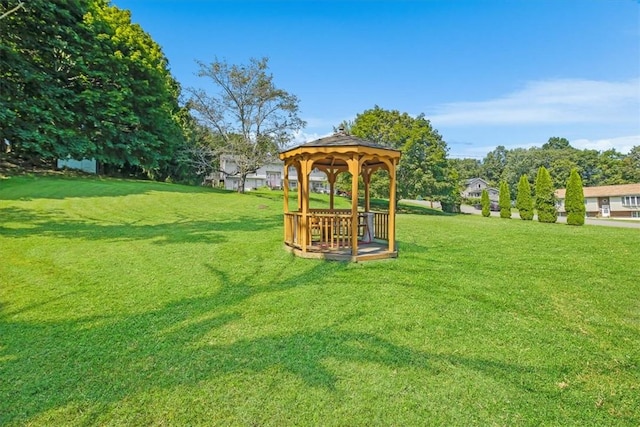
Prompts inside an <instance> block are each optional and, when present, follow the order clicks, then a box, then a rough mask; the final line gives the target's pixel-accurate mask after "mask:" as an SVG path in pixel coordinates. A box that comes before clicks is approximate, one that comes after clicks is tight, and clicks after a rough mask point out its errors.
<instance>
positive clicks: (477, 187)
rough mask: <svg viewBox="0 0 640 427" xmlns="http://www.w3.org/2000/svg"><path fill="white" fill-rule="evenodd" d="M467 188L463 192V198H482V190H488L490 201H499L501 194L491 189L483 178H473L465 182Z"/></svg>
mask: <svg viewBox="0 0 640 427" xmlns="http://www.w3.org/2000/svg"><path fill="white" fill-rule="evenodd" d="M464 184H465V187H464V190H462V197H463V198H467V199H474V198H478V199H479V198H480V197H481V196H482V190H487V193H489V200H492V201H498V199H499V197H500V192H499V191H498V190H497V189H495V188H493V187H489V183H488V182H487V181H485V180H484V179H482V178H471V179H468V180H466V181H465V182H464Z"/></svg>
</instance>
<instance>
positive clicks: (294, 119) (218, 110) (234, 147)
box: [189, 58, 306, 192]
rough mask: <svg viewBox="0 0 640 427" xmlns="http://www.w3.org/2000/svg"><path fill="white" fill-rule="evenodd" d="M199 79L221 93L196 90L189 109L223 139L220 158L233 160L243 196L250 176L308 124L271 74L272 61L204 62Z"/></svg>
mask: <svg viewBox="0 0 640 427" xmlns="http://www.w3.org/2000/svg"><path fill="white" fill-rule="evenodd" d="M199 65H200V71H199V72H198V75H199V76H200V77H205V78H209V79H210V80H211V81H212V82H213V84H214V87H215V88H216V92H214V93H207V92H206V91H205V90H204V89H196V88H191V89H189V91H190V92H191V99H190V101H189V106H190V108H191V109H192V111H193V112H194V113H195V116H196V118H197V119H198V120H199V121H200V122H201V123H202V125H203V126H205V127H208V128H210V129H211V130H212V131H213V132H214V133H216V134H217V136H219V138H220V139H221V144H220V145H219V146H218V147H217V148H216V149H217V150H218V152H217V155H218V156H219V155H222V154H226V155H229V156H231V157H232V158H233V159H234V161H235V164H236V165H237V169H236V170H235V171H233V172H231V173H232V174H234V175H237V176H238V177H239V178H240V185H239V188H238V191H240V192H243V191H244V183H245V180H246V177H247V175H248V174H250V173H253V172H255V171H256V170H258V168H260V167H261V166H263V165H264V164H265V163H266V162H268V161H269V160H270V159H271V158H272V157H274V156H275V155H276V154H277V152H278V151H279V150H280V149H281V148H283V147H284V146H285V145H286V144H287V143H288V142H289V141H291V140H292V138H293V134H294V132H295V131H298V130H300V129H302V128H303V127H304V126H305V125H306V123H305V122H304V121H303V120H301V119H300V118H299V117H298V109H299V108H298V102H299V101H298V98H297V97H296V96H295V95H292V94H290V93H288V92H286V91H285V90H282V89H279V88H277V87H276V86H275V83H274V82H273V76H272V75H271V74H269V73H268V72H267V71H268V58H262V59H259V60H258V59H253V58H252V59H250V61H249V64H247V65H230V64H228V63H226V62H224V61H220V60H218V59H217V58H216V59H215V60H214V61H213V62H211V63H210V64H205V63H202V62H199Z"/></svg>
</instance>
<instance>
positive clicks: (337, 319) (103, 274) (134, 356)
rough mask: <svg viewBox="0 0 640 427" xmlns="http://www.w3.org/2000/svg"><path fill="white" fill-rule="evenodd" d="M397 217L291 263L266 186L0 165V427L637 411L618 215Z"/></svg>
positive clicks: (625, 239) (346, 421)
mask: <svg viewBox="0 0 640 427" xmlns="http://www.w3.org/2000/svg"><path fill="white" fill-rule="evenodd" d="M318 197H320V196H318ZM320 202H321V200H320V199H319V200H316V201H315V203H320ZM341 202H342V203H344V204H345V206H348V202H347V201H346V200H342V201H341ZM397 234H398V246H399V250H400V254H399V258H398V259H397V260H386V261H377V262H369V263H360V264H349V263H337V262H323V261H317V260H308V259H298V258H295V257H293V256H292V255H290V254H288V253H287V252H285V251H284V250H283V244H282V237H283V230H282V194H281V193H279V192H256V193H251V194H246V195H238V194H234V193H228V192H223V191H215V190H211V189H206V188H194V187H184V186H178V185H171V184H162V183H152V182H134V181H118V180H106V179H105V180H100V179H90V178H55V177H48V178H47V177H39V178H33V177H17V178H9V179H4V180H0V425H24V424H30V425H47V426H52V425H94V424H100V425H150V424H152V425H251V426H257V425H261V426H262V425H272V426H283V425H326V426H332V425H336V426H358V425H361V426H371V425H396V426H409V425H416V426H423V425H431V426H433V425H447V426H450V425H461V426H469V425H482V426H486V425H531V426H540V425H548V426H558V425H563V426H565V425H575V426H585V425H607V426H609V425H629V426H638V425H639V424H640V269H639V267H638V266H639V263H640V230H637V229H620V228H609V227H596V226H584V227H570V226H567V225H561V224H540V223H537V222H525V221H521V220H517V219H511V220H503V219H500V218H482V217H480V216H471V215H459V216H442V215H440V216H435V215H418V214H401V215H399V216H398V220H397Z"/></svg>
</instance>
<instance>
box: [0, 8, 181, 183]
mask: <svg viewBox="0 0 640 427" xmlns="http://www.w3.org/2000/svg"><path fill="white" fill-rule="evenodd" d="M4 4H5V3H4V2H3V4H1V5H0V13H1V12H2V11H3V10H4V9H3V8H4V7H6V6H3V5H4ZM23 7H24V8H25V11H24V12H23V11H17V12H16V13H12V14H10V15H7V17H5V19H3V23H2V24H3V25H1V26H0V57H1V58H2V61H0V89H1V90H0V123H1V126H2V127H1V128H0V139H6V140H8V141H9V142H10V143H11V145H12V149H13V153H14V154H15V155H16V156H18V157H20V158H21V159H23V160H24V159H28V160H30V161H32V162H40V161H45V162H50V161H53V160H55V159H56V158H64V157H67V156H71V157H73V158H82V157H90V158H95V159H96V160H98V161H100V162H101V163H102V164H106V165H115V166H116V167H119V168H120V167H128V168H133V169H136V170H144V171H146V172H147V173H148V174H149V175H151V176H154V175H156V173H157V171H158V170H159V169H161V168H162V164H163V162H166V161H169V160H170V159H172V158H173V157H174V153H175V148H176V146H178V145H180V144H181V142H182V132H181V129H180V126H179V123H178V121H177V118H176V113H177V112H178V110H179V108H178V102H177V98H178V92H179V88H178V85H177V83H176V82H175V80H174V79H173V78H172V77H171V75H170V73H169V71H168V62H167V60H166V58H165V57H164V55H163V54H162V51H161V49H160V47H159V46H158V45H157V44H156V43H155V42H154V41H153V40H152V39H151V37H150V36H149V35H148V34H147V33H145V32H144V31H143V30H142V29H141V28H140V27H139V26H138V25H135V24H132V23H131V19H130V14H129V12H128V11H123V10H120V9H118V8H116V7H113V6H110V5H109V3H108V2H107V1H106V0H31V1H29V2H27V3H24V6H23Z"/></svg>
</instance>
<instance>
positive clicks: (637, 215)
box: [631, 211, 640, 218]
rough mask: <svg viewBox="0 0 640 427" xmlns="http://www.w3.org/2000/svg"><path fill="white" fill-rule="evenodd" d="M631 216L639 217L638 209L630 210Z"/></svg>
mask: <svg viewBox="0 0 640 427" xmlns="http://www.w3.org/2000/svg"><path fill="white" fill-rule="evenodd" d="M631 218H640V211H633V212H631Z"/></svg>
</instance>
